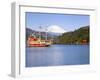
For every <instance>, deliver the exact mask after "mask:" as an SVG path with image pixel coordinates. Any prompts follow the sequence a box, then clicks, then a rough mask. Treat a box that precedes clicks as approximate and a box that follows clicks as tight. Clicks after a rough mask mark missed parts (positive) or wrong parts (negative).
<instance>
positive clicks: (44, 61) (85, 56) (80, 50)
mask: <svg viewBox="0 0 100 80" xmlns="http://www.w3.org/2000/svg"><path fill="white" fill-rule="evenodd" d="M80 64H89V45H52V46H50V47H30V48H29V47H27V48H26V67H39V66H58V65H80Z"/></svg>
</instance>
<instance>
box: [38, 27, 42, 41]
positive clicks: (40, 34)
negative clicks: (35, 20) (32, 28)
mask: <svg viewBox="0 0 100 80" xmlns="http://www.w3.org/2000/svg"><path fill="white" fill-rule="evenodd" d="M39 29H40V30H41V29H42V27H41V26H39ZM39 39H40V40H41V31H39Z"/></svg>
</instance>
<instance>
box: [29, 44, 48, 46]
mask: <svg viewBox="0 0 100 80" xmlns="http://www.w3.org/2000/svg"><path fill="white" fill-rule="evenodd" d="M48 46H50V45H46V44H29V45H28V47H48Z"/></svg>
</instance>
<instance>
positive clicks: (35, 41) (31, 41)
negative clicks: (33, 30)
mask: <svg viewBox="0 0 100 80" xmlns="http://www.w3.org/2000/svg"><path fill="white" fill-rule="evenodd" d="M51 43H52V42H51V40H41V39H39V38H35V37H34V36H29V37H28V40H27V46H28V47H47V46H50V45H51Z"/></svg>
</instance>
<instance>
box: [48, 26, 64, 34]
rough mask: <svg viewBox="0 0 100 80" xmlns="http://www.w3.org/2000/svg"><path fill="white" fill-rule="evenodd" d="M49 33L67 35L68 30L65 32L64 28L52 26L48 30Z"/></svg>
mask: <svg viewBox="0 0 100 80" xmlns="http://www.w3.org/2000/svg"><path fill="white" fill-rule="evenodd" d="M47 30H48V32H52V33H60V34H62V33H65V32H66V30H64V29H63V28H61V27H60V26H58V25H51V26H49V27H48V28H47Z"/></svg>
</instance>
